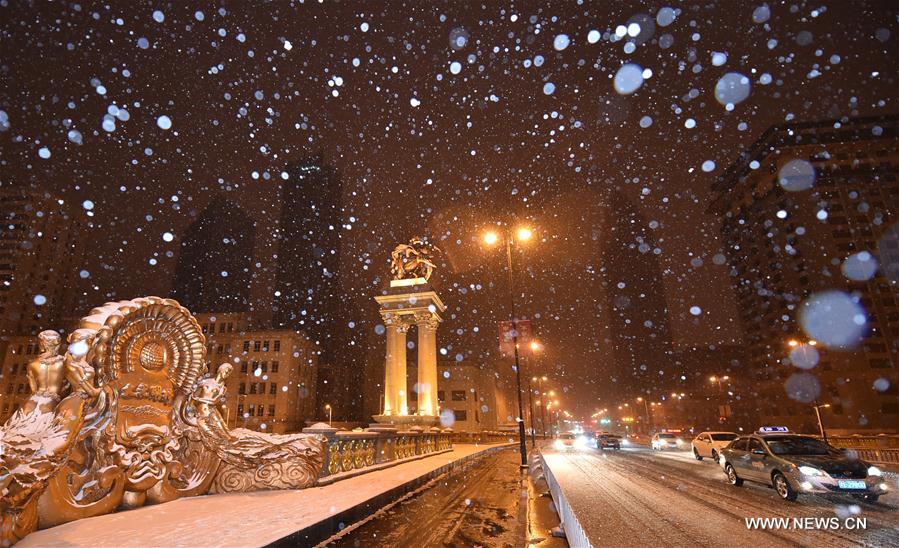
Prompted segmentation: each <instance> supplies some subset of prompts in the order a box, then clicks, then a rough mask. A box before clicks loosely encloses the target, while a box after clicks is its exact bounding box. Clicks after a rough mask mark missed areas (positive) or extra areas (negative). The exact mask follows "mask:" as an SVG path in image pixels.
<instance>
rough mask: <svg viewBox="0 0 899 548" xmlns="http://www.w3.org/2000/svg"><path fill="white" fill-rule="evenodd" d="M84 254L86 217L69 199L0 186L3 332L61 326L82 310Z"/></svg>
mask: <svg viewBox="0 0 899 548" xmlns="http://www.w3.org/2000/svg"><path fill="white" fill-rule="evenodd" d="M83 256H84V242H83V241H82V231H81V222H80V221H79V220H77V219H76V218H75V216H74V213H73V212H72V210H71V209H70V208H69V207H68V206H67V204H66V203H65V201H64V200H62V199H61V198H59V197H57V196H53V195H51V194H49V193H47V192H41V191H36V190H3V191H0V335H2V336H10V335H18V334H23V335H27V334H36V333H37V332H38V331H40V330H42V329H59V328H61V327H63V326H62V325H60V323H59V322H61V321H62V319H63V318H65V317H68V316H72V315H74V314H77V312H78V310H77V306H78V296H79V293H78V286H79V283H80V280H81V276H80V275H79V274H80V272H81V271H82V270H84V266H83V265H82V264H81V261H82V259H83Z"/></svg>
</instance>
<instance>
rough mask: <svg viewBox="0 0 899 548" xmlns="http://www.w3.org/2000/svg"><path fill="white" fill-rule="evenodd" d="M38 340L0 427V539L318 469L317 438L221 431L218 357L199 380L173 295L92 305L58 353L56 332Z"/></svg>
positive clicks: (196, 358)
mask: <svg viewBox="0 0 899 548" xmlns="http://www.w3.org/2000/svg"><path fill="white" fill-rule="evenodd" d="M39 341H40V345H41V354H40V356H39V357H38V359H36V360H34V361H33V362H32V363H31V364H29V366H28V378H29V385H30V387H31V389H32V394H31V396H30V398H29V399H28V401H27V402H26V403H25V404H24V405H23V406H22V408H21V409H19V410H18V411H16V413H15V414H14V415H13V416H12V417H10V419H9V420H8V421H7V423H6V424H5V425H4V426H3V427H2V428H0V517H2V523H0V527H2V529H0V544H5V545H8V544H11V543H15V542H17V541H18V540H20V539H21V538H22V537H24V536H25V535H27V534H28V533H30V532H31V531H33V530H34V529H36V528H37V527H38V526H40V527H49V526H52V525H57V524H60V523H65V522H68V521H73V520H76V519H81V518H85V517H90V516H95V515H99V514H103V513H107V512H112V511H114V510H115V509H116V508H120V507H124V508H133V507H137V506H141V505H143V504H145V503H161V502H167V501H171V500H174V499H177V498H180V497H185V496H194V495H201V494H205V493H208V492H227V491H247V490H258V489H286V488H290V489H295V488H300V487H306V486H309V485H312V484H313V483H314V482H315V479H316V478H317V477H318V475H319V472H320V469H321V466H322V460H323V451H324V440H323V439H322V438H320V437H319V436H313V435H305V434H293V435H286V436H274V435H265V434H259V433H256V432H251V431H248V430H236V431H228V430H227V428H226V427H225V423H224V421H223V420H222V417H221V414H220V412H219V410H218V404H219V403H221V401H222V398H223V396H224V393H225V388H224V379H225V378H226V377H227V374H228V373H230V366H229V365H227V364H225V365H223V366H220V367H219V370H218V372H217V375H216V376H215V378H202V377H203V375H204V373H205V371H206V345H205V338H204V337H203V335H202V333H201V331H200V327H199V324H198V323H197V321H196V320H195V319H194V317H193V316H192V315H191V314H190V312H188V311H187V310H186V309H185V308H183V307H181V306H180V305H179V304H178V303H177V302H176V301H173V300H170V299H161V298H158V297H147V298H142V299H135V300H131V301H120V302H115V303H107V304H106V305H104V306H102V307H99V308H95V309H94V310H93V311H92V312H91V315H89V316H87V317H85V318H83V319H82V320H81V323H80V326H79V329H77V330H75V331H74V332H73V333H72V334H71V335H70V336H69V340H68V342H69V345H68V348H67V350H66V352H65V353H64V354H63V355H60V353H59V352H60V337H59V335H58V334H57V333H55V332H53V331H45V332H43V333H41V335H40V336H39ZM64 380H68V386H67V387H66V385H65V383H64Z"/></svg>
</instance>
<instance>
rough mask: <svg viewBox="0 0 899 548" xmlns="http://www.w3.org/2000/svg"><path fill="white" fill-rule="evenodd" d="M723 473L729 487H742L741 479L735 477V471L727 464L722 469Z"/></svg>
mask: <svg viewBox="0 0 899 548" xmlns="http://www.w3.org/2000/svg"><path fill="white" fill-rule="evenodd" d="M724 472H725V473H727V481H729V482H730V484H731V485H736V486H737V487H739V486H741V485H743V478H741V477H740V476H738V475H737V471H736V470H734V467H733V466H731V465H729V464H728V465H727V466H726V467H724Z"/></svg>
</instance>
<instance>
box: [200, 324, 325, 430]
mask: <svg viewBox="0 0 899 548" xmlns="http://www.w3.org/2000/svg"><path fill="white" fill-rule="evenodd" d="M196 318H197V321H198V322H199V323H200V326H201V328H202V330H203V333H204V334H205V335H206V351H207V357H208V360H209V362H210V364H211V367H210V368H211V369H212V370H213V371H217V370H218V367H219V365H221V364H222V363H229V364H231V366H232V367H233V371H232V373H231V376H230V377H228V380H227V384H226V387H227V393H226V395H225V399H226V403H225V406H226V410H227V412H226V415H227V416H226V420H227V422H228V426H229V427H231V428H237V427H239V428H248V429H251V430H259V431H265V432H272V433H277V434H282V433H285V432H299V431H300V430H302V429H303V427H304V426H305V422H306V421H307V420H313V419H314V418H315V416H316V412H317V409H316V405H315V401H316V398H315V390H316V377H317V371H318V366H317V364H318V349H317V347H316V346H315V344H314V343H312V341H310V340H309V339H308V338H307V337H306V335H304V334H303V333H301V332H297V331H293V330H289V329H278V330H274V329H269V330H250V329H248V326H249V325H251V324H252V323H253V322H252V321H251V319H250V317H249V316H248V315H247V314H244V313H239V314H235V313H214V312H212V313H202V314H197V315H196Z"/></svg>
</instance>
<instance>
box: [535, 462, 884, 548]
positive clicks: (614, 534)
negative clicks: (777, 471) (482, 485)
mask: <svg viewBox="0 0 899 548" xmlns="http://www.w3.org/2000/svg"><path fill="white" fill-rule="evenodd" d="M544 459H545V462H546V464H547V466H549V468H550V469H551V471H552V475H553V476H554V477H555V478H556V481H558V483H559V485H560V486H561V489H562V491H563V493H564V496H565V498H566V500H567V503H568V504H569V505H570V506H571V509H572V511H573V512H574V514H575V516H577V519H578V521H579V523H580V524H581V527H582V528H583V529H584V532H585V533H586V535H587V538H589V539H590V542H591V543H592V544H593V545H594V546H650V545H651V546H660V545H663V546H716V547H719V548H720V547H722V546H726V547H727V548H731V547H735V546H754V547H758V546H787V545H790V546H796V545H799V546H818V547H823V546H855V545H861V546H899V500H897V496H896V494H895V493H893V494H891V495H889V496H886V497H883V498H882V499H881V501H880V502H878V503H876V504H868V503H862V502H859V501H856V500H854V499H849V498H830V499H828V498H823V497H818V496H801V497H800V499H799V501H798V502H794V503H790V502H784V501H782V500H780V499H779V498H778V497H777V495H776V493H775V492H774V491H773V490H772V489H768V488H766V487H764V486H760V485H750V484H749V483H747V484H745V485H744V486H743V487H734V486H731V485H730V484H728V483H727V481H726V478H725V475H724V473H723V472H722V470H721V468H720V467H719V466H718V465H717V464H716V463H714V462H712V461H710V460H709V459H706V460H704V461H702V462H698V461H696V460H694V459H692V458H691V456H690V455H689V453H686V452H663V453H657V452H652V451H650V450H648V449H646V448H642V447H634V448H625V449H623V450H621V451H620V452H619V451H603V452H600V451H596V450H584V451H569V452H559V451H553V450H550V449H547V450H546V451H544ZM852 512H857V513H855V514H853V513H852ZM850 515H853V516H858V517H865V518H867V529H866V530H864V531H858V530H846V529H840V530H821V529H818V530H797V529H793V528H785V529H778V530H749V529H748V527H747V524H746V521H745V518H756V517H785V518H790V519H791V520H792V518H803V517H818V518H821V517H827V518H831V517H837V518H839V522H840V524H842V523H843V522H844V518H845V517H847V516H850ZM791 523H792V522H791Z"/></svg>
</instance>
